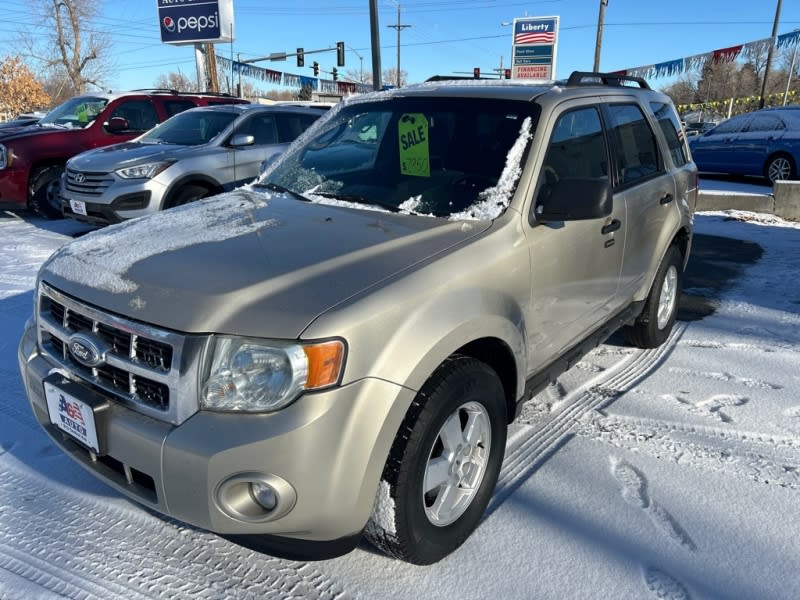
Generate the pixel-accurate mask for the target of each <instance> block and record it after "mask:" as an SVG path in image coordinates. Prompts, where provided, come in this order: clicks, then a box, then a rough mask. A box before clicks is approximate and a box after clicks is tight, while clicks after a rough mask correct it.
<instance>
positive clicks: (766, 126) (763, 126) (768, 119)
mask: <svg viewBox="0 0 800 600" xmlns="http://www.w3.org/2000/svg"><path fill="white" fill-rule="evenodd" d="M778 129H785V127H784V125H783V121H781V120H780V119H779V118H778V117H775V116H773V115H753V118H752V120H751V121H750V123H748V124H747V129H746V130H745V131H776V130H778Z"/></svg>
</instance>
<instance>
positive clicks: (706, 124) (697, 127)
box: [684, 121, 719, 137]
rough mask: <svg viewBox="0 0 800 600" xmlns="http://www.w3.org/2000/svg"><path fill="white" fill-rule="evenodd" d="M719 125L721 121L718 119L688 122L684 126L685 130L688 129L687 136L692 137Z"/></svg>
mask: <svg viewBox="0 0 800 600" xmlns="http://www.w3.org/2000/svg"><path fill="white" fill-rule="evenodd" d="M717 125H719V122H717V121H700V122H696V123H687V124H686V126H685V127H684V130H685V131H686V136H687V137H692V136H694V135H702V134H704V133H706V132H707V131H711V130H712V129H714V127H716V126H717Z"/></svg>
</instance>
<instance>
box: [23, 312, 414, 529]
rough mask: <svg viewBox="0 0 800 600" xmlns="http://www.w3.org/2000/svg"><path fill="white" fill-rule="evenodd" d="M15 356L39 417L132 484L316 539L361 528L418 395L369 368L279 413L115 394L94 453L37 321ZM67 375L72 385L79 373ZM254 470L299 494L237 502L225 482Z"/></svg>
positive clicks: (234, 519)
mask: <svg viewBox="0 0 800 600" xmlns="http://www.w3.org/2000/svg"><path fill="white" fill-rule="evenodd" d="M18 360H19V366H20V371H21V374H22V378H23V381H24V385H25V390H26V393H27V395H28V399H29V401H30V404H31V407H32V409H33V412H34V415H35V417H36V419H37V420H38V421H39V424H40V425H41V426H42V427H43V428H44V429H45V430H46V431H47V433H48V434H49V435H50V436H51V438H52V439H53V441H54V442H55V443H56V444H57V445H58V446H60V447H61V448H62V449H63V450H64V451H65V452H66V453H67V454H68V455H69V456H71V457H72V458H73V459H74V460H76V461H77V462H78V463H79V464H81V466H83V467H84V468H86V469H87V470H88V471H90V472H91V473H93V474H94V475H96V476H97V477H98V478H100V479H102V480H103V481H105V482H106V483H108V484H109V485H111V486H112V487H114V488H116V489H117V490H119V491H120V492H121V493H122V494H124V495H125V496H127V497H129V498H131V499H133V500H135V501H137V502H139V503H141V504H144V505H146V506H148V507H150V508H152V509H154V510H156V511H159V512H161V513H164V514H166V515H169V516H172V517H175V518H176V519H179V520H181V521H184V522H187V523H190V524H192V525H195V526H197V527H201V528H203V529H207V530H210V531H214V532H216V533H220V534H235V535H248V534H271V535H275V536H282V537H286V538H294V539H296V540H308V541H315V542H325V541H334V540H339V539H342V538H349V537H350V538H352V537H353V536H358V535H359V534H360V532H361V531H362V529H363V527H364V525H365V524H366V522H367V520H368V518H369V515H370V514H371V512H372V508H373V502H374V498H375V493H376V491H377V487H378V482H379V480H380V476H381V472H382V469H383V466H384V462H385V460H386V457H387V455H388V453H389V449H390V447H391V444H392V441H393V439H394V436H395V434H396V432H397V430H398V428H399V426H400V423H401V422H402V419H403V417H404V415H405V412H406V409H407V407H408V406H409V405H410V403H411V401H412V399H413V396H414V393H413V391H411V390H408V389H406V388H403V387H401V386H398V385H395V384H392V383H388V382H386V381H381V380H375V379H362V380H359V381H357V382H355V383H353V384H350V385H347V386H344V387H342V388H337V389H335V390H330V391H327V392H323V393H316V394H309V395H306V396H304V397H301V398H300V399H298V400H297V401H296V402H295V403H294V404H292V405H291V406H289V407H287V408H285V409H283V410H281V411H279V412H276V413H271V414H250V415H237V414H225V413H213V412H208V411H200V412H198V413H196V414H195V415H194V416H192V417H191V418H189V419H188V420H187V421H185V422H183V423H182V424H181V425H179V426H174V425H171V424H169V423H165V422H162V421H159V420H157V419H154V418H151V417H148V416H145V415H142V414H140V413H138V412H135V411H133V410H131V409H129V408H126V407H124V406H121V405H119V404H117V403H115V402H113V401H109V402H108V404H109V406H107V407H106V408H107V410H105V412H104V414H103V419H102V422H101V423H100V422H99V421H98V423H100V424H99V425H98V435H99V436H100V437H101V438H102V439H103V440H104V445H105V448H104V449H103V450H104V455H103V456H97V455H95V454H93V453H92V452H90V451H89V450H88V449H87V448H85V447H84V446H82V445H81V444H79V443H77V442H76V441H75V440H74V439H73V438H71V437H70V436H67V435H66V434H63V433H62V432H61V430H60V429H58V428H56V427H55V426H54V425H52V424H51V422H50V418H49V415H48V409H47V402H46V398H45V394H44V386H43V381H44V379H45V378H46V377H48V376H50V378H51V380H52V378H53V371H54V369H53V366H52V365H51V364H50V363H49V362H48V361H47V360H46V359H45V358H44V357H43V356H42V355H41V354H39V353H38V351H37V348H36V340H35V328H34V327H33V324H32V322H29V324H28V326H27V327H26V330H25V333H24V335H23V338H22V340H21V342H20V345H19V349H18ZM67 385H69V386H72V387H71V388H70V389H71V390H73V391H74V390H75V385H76V384H75V382H70V383H69V384H67ZM83 385H84V384H80V386H83ZM80 386H79V387H80ZM254 474H257V475H262V476H264V478H265V480H267V481H272V482H278V485H277V489H279V490H280V492H281V495H282V496H283V497H282V498H281V501H283V500H284V499H285V498H290V497H292V496H293V498H292V505H291V506H287V505H286V504H285V503H284V504H280V503H279V509H276V510H275V511H274V512H273V513H271V514H272V515H274V516H270V515H262V514H259V513H258V512H257V511H256V512H253V511H252V508H253V506H255V504H254V501H253V500H252V498H251V497H250V496H248V494H246V493H245V494H239V495H238V496H237V497H236V502H238V503H239V504H238V505H237V506H236V509H237V510H238V511H239V512H238V513H237V512H236V511H233V513H232V512H231V510H230V506H226V500H225V497H224V494H225V492H224V490H228V492H230V490H231V489H236V486H235V483H234V485H233V487H232V486H231V482H235V481H237V478H238V480H241V479H242V478H244V479H245V480H246V479H247V478H250V477H253V476H254ZM281 485H285V486H288V487H284V488H281ZM289 490H291V491H289ZM248 503H250V504H248ZM251 505H252V506H251Z"/></svg>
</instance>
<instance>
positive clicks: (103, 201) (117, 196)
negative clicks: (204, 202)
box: [61, 174, 167, 225]
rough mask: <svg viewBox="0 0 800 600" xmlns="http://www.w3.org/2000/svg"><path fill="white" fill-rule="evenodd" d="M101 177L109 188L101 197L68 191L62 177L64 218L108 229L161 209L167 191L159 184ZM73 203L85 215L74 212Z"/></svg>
mask: <svg viewBox="0 0 800 600" xmlns="http://www.w3.org/2000/svg"><path fill="white" fill-rule="evenodd" d="M104 177H105V178H109V184H108V187H107V188H105V189H104V190H103V191H102V193H100V194H97V193H91V194H84V193H80V192H76V191H75V190H72V189H70V187H69V183H68V179H67V176H66V174H65V176H64V179H62V181H61V208H62V210H63V211H64V215H65V216H68V217H71V218H73V219H76V220H78V221H84V222H87V223H92V224H95V225H108V224H112V223H120V222H122V221H125V220H127V219H133V218H135V217H141V216H144V215H148V214H151V213H154V212H157V211H159V210H160V209H161V203H162V201H163V199H164V195H165V194H166V191H167V188H166V186H165V185H164V184H163V183H161V182H159V181H158V180H156V179H130V180H125V179H121V178H119V177H116V176H114V175H110V174H106V175H104ZM111 178H113V179H111ZM98 189H99V188H98ZM72 202H78V203H81V204H82V206H83V208H84V210H85V212H86V214H85V215H84V214H82V213H80V212H76V211H75V209H74V205H73V204H72Z"/></svg>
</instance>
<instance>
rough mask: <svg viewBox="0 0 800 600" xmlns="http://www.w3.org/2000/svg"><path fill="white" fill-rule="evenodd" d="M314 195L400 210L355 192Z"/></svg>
mask: <svg viewBox="0 0 800 600" xmlns="http://www.w3.org/2000/svg"><path fill="white" fill-rule="evenodd" d="M314 195H315V196H322V197H323V198H331V199H333V200H341V201H343V202H352V203H353V204H366V205H368V206H379V207H380V208H385V209H386V210H388V211H390V212H400V209H399V208H398V207H397V206H395V205H394V204H387V203H385V202H379V201H377V200H372V199H371V198H367V197H366V196H359V195H357V194H333V193H331V192H314Z"/></svg>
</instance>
